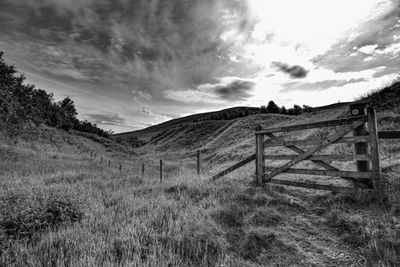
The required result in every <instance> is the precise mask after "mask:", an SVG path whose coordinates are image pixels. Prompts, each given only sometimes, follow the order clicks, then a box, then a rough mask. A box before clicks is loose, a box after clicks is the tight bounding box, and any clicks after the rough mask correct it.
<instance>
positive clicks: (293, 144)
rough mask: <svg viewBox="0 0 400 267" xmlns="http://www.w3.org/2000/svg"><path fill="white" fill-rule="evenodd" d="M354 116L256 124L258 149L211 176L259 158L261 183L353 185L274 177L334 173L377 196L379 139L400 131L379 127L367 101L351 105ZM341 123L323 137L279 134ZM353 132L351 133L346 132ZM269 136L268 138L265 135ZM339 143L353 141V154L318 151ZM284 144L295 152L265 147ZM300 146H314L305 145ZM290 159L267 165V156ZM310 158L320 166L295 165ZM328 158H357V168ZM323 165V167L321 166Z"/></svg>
mask: <svg viewBox="0 0 400 267" xmlns="http://www.w3.org/2000/svg"><path fill="white" fill-rule="evenodd" d="M350 111H351V116H350V117H347V118H341V119H335V120H329V121H321V122H314V123H307V124H300V125H291V126H285V127H278V128H269V129H262V128H261V126H258V127H257V128H256V132H255V135H256V153H255V154H254V155H252V156H250V157H247V158H246V159H244V160H242V161H241V162H239V163H237V164H235V165H234V166H232V167H230V168H228V169H226V170H224V171H222V172H220V173H218V174H217V175H215V176H214V177H212V180H213V181H215V180H217V179H219V178H220V177H222V176H224V175H225V174H227V173H229V172H231V171H233V170H235V169H237V168H239V167H241V166H243V165H245V164H247V163H249V162H251V161H253V160H254V159H255V161H256V173H255V177H256V182H257V184H259V185H263V184H265V183H271V184H280V185H289V186H297V187H304V188H310V189H320V190H334V191H341V190H349V189H354V188H351V187H337V186H333V185H324V184H316V183H305V182H299V181H288V180H280V179H276V178H275V177H276V176H278V175H279V174H282V173H290V174H305V175H319V176H335V177H340V178H343V179H345V180H347V181H351V182H352V183H353V184H354V187H357V188H365V189H374V190H375V191H376V193H377V194H378V196H379V197H380V196H381V194H382V185H381V168H380V160H379V142H378V140H379V139H388V138H400V131H378V129H377V122H376V112H375V110H374V109H373V108H371V107H370V108H368V109H367V108H366V104H365V103H358V104H353V105H351V106H350ZM326 127H338V128H340V129H339V130H337V131H336V132H335V133H334V134H332V135H330V136H328V137H326V138H323V139H305V140H284V139H283V138H282V137H279V136H277V135H276V133H280V132H283V133H285V132H290V131H299V130H307V129H314V128H326ZM350 133H352V136H346V135H348V134H350ZM266 136H267V137H268V139H265V137H266ZM338 143H350V144H354V154H352V155H348V154H345V155H321V154H316V153H317V152H320V151H321V150H322V149H324V148H326V147H328V146H329V145H333V144H338ZM278 146H281V147H285V148H287V149H289V150H292V151H294V152H295V153H296V155H269V154H266V153H265V150H266V149H269V148H271V147H278ZM299 146H311V148H308V149H302V148H300V147H299ZM267 159H269V160H279V161H282V160H284V161H288V162H286V163H284V164H283V165H281V166H279V167H271V166H266V165H265V160H267ZM305 160H309V161H312V162H313V163H315V164H316V165H317V166H318V167H320V169H302V168H292V167H293V166H294V165H296V164H298V163H300V162H302V161H305ZM327 161H329V162H330V161H355V162H356V166H357V171H344V170H340V169H338V168H336V167H334V166H332V165H331V164H329V163H327ZM321 168H322V169H321Z"/></svg>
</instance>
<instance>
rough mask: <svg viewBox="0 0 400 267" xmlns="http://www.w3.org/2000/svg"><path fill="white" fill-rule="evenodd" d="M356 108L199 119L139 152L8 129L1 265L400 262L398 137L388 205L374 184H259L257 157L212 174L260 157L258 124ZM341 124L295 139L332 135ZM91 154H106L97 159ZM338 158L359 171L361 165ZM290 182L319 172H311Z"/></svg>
mask: <svg viewBox="0 0 400 267" xmlns="http://www.w3.org/2000/svg"><path fill="white" fill-rule="evenodd" d="M347 111H348V107H346V106H345V107H341V108H335V109H331V110H323V111H320V112H318V113H316V114H312V113H307V114H303V115H301V116H295V117H293V116H291V117H290V116H283V115H270V114H259V115H252V116H249V117H245V118H241V119H238V120H237V121H235V122H234V123H230V122H229V121H218V122H216V123H214V124H213V123H212V121H206V122H198V123H194V125H190V126H188V127H186V128H185V129H184V133H185V134H182V132H179V131H178V132H176V136H169V137H168V136H167V137H166V138H167V139H166V140H165V141H166V142H162V141H160V142H157V144H149V145H146V146H144V147H142V148H139V149H135V150H133V149H130V148H127V147H125V146H124V144H123V143H121V144H118V143H115V142H113V141H109V140H107V139H102V138H94V137H92V136H89V135H85V136H83V135H76V134H73V133H67V132H64V131H59V130H55V129H53V128H48V127H39V128H38V129H36V130H34V131H32V132H29V133H26V134H24V135H22V136H19V137H10V136H9V135H8V134H7V133H2V134H1V135H0V140H1V141H0V159H1V161H0V188H1V189H0V249H1V252H0V253H1V254H0V265H1V266H9V265H14V266H99V265H103V266H399V265H400V221H399V215H400V191H399V189H400V182H399V173H400V144H399V142H398V141H396V140H394V141H393V140H385V141H384V140H382V141H381V142H380V143H381V159H382V169H383V173H384V178H385V194H386V198H387V201H386V203H385V206H384V207H382V206H380V205H379V204H378V203H377V201H376V200H375V198H374V196H373V195H368V194H365V193H363V192H355V193H353V194H333V193H330V192H323V191H315V190H305V189H299V188H290V187H280V186H265V187H255V186H254V185H252V184H251V178H250V175H252V174H253V173H254V164H248V165H246V166H245V167H243V168H241V169H239V170H237V171H235V172H234V173H232V174H230V175H228V176H226V177H224V178H222V179H221V180H219V181H218V182H216V183H208V182H207V179H208V178H210V176H211V175H212V174H215V173H217V172H218V171H219V170H222V169H223V168H224V167H227V166H229V165H231V164H233V163H235V162H237V161H238V160H240V159H241V158H244V157H246V156H248V155H250V154H252V153H254V128H255V126H256V125H257V124H261V125H262V126H263V127H270V126H274V127H275V126H280V125H286V124H289V123H290V124H295V123H299V122H311V121H317V120H325V119H332V118H335V117H338V116H345V115H346V113H347ZM378 117H379V128H380V129H393V128H396V127H397V128H400V127H399V124H400V123H399V122H400V120H399V118H400V116H399V111H398V110H396V109H391V110H382V111H380V112H379V113H378ZM228 123H229V124H228ZM218 129H220V130H218ZM333 130H334V129H328V130H314V131H311V130H310V131H307V132H306V133H300V132H298V133H294V135H293V136H287V137H288V138H293V139H295V138H298V139H300V138H306V137H311V136H321V137H323V136H326V135H327V134H328V133H329V132H331V131H333ZM88 137H91V138H88ZM198 148H202V149H203V174H202V175H201V176H200V177H198V176H197V175H196V174H195V170H196V166H195V149H198ZM88 150H90V151H92V152H93V153H96V154H97V157H96V158H94V157H90V154H88V152H87V151H88ZM351 151H352V148H351V147H350V146H347V145H335V146H332V147H330V148H329V149H328V150H327V151H326V153H333V154H335V153H350V152H351ZM269 152H270V153H274V154H275V153H284V152H286V151H283V150H279V149H277V150H271V151H269ZM100 156H103V162H102V163H100ZM159 159H163V161H164V172H165V175H164V181H163V183H160V182H159V178H158V177H159V176H158V160H159ZM108 161H110V162H111V166H108ZM142 163H145V166H146V171H145V176H144V177H142V176H141V164H142ZM120 164H122V166H123V168H122V171H119V165H120ZM267 164H275V163H273V162H267ZM333 164H335V166H338V167H341V168H342V169H348V170H350V169H352V168H354V164H351V163H333ZM282 178H284V179H296V180H310V178H309V177H307V176H305V177H304V176H300V175H297V176H295V175H291V176H289V175H286V176H284V175H283V176H282ZM312 180H313V181H318V182H325V183H336V184H344V183H346V182H345V181H342V180H340V179H334V178H323V177H314V178H312Z"/></svg>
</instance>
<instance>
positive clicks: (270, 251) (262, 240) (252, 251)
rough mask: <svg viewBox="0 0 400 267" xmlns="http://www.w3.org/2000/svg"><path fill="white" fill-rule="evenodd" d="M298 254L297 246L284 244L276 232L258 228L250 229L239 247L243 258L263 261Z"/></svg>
mask: <svg viewBox="0 0 400 267" xmlns="http://www.w3.org/2000/svg"><path fill="white" fill-rule="evenodd" d="M290 254H291V255H292V256H290ZM296 254H297V251H296V249H295V248H293V247H292V246H290V245H286V244H284V243H283V242H282V241H281V240H279V239H278V238H277V237H276V235H275V234H274V233H270V232H260V231H257V230H251V231H249V232H248V233H247V234H246V236H245V237H244V238H243V241H242V243H241V244H240V247H239V255H240V256H241V257H242V258H243V259H246V260H250V261H255V262H260V261H262V262H263V263H267V262H270V261H271V260H272V261H274V260H275V259H276V258H280V257H283V258H285V257H288V258H290V257H293V256H294V255H296ZM265 261H266V262H265Z"/></svg>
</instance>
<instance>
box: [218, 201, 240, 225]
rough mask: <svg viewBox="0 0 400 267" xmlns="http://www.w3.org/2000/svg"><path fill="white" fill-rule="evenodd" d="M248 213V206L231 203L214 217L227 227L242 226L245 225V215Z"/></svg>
mask: <svg viewBox="0 0 400 267" xmlns="http://www.w3.org/2000/svg"><path fill="white" fill-rule="evenodd" d="M247 213H248V210H247V209H246V207H243V206H240V205H237V204H231V205H229V206H227V207H225V208H223V209H221V210H219V211H217V212H215V213H213V214H212V215H211V216H212V218H213V219H214V220H215V221H216V222H218V223H220V224H221V225H223V226H226V227H240V226H242V225H243V220H244V216H245V215H246V214H247Z"/></svg>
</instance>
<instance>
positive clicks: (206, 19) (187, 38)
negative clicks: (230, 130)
mask: <svg viewBox="0 0 400 267" xmlns="http://www.w3.org/2000/svg"><path fill="white" fill-rule="evenodd" d="M0 50H2V51H4V52H5V59H6V61H7V62H9V63H12V64H14V65H15V66H16V67H17V69H18V70H20V71H22V72H23V73H24V74H25V76H26V77H27V81H28V82H29V83H33V84H35V85H36V86H37V87H39V88H42V89H45V90H48V91H49V92H54V94H55V98H56V99H57V100H58V99H61V98H63V97H66V96H70V97H71V98H72V99H73V100H74V101H75V103H76V105H77V108H78V111H79V113H80V115H79V116H80V118H81V119H88V120H90V121H92V122H95V123H97V124H98V125H99V126H100V127H102V128H104V129H106V130H108V129H113V130H114V131H115V132H122V131H129V130H136V129H140V128H144V127H147V126H150V125H152V124H156V123H159V122H162V121H165V120H168V119H172V118H176V117H180V116H182V115H188V114H193V113H197V112H204V111H210V110H216V109H222V108H227V107H232V106H239V105H240V106H243V105H249V106H260V105H264V104H266V103H268V101H269V100H271V99H272V100H274V101H275V102H276V103H277V104H279V105H285V106H286V107H290V106H292V105H293V104H300V105H303V104H307V105H310V106H318V105H324V104H330V103H334V102H338V101H348V100H353V99H354V98H355V97H358V96H360V95H362V94H363V93H365V92H367V91H368V90H371V89H375V88H377V87H381V86H382V85H383V84H384V83H385V82H388V81H390V80H392V79H394V78H395V77H397V76H398V74H399V73H400V71H399V68H400V67H399V66H400V4H399V2H398V0H302V1H297V0H279V1H276V0H274V1H273V0H1V1H0Z"/></svg>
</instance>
